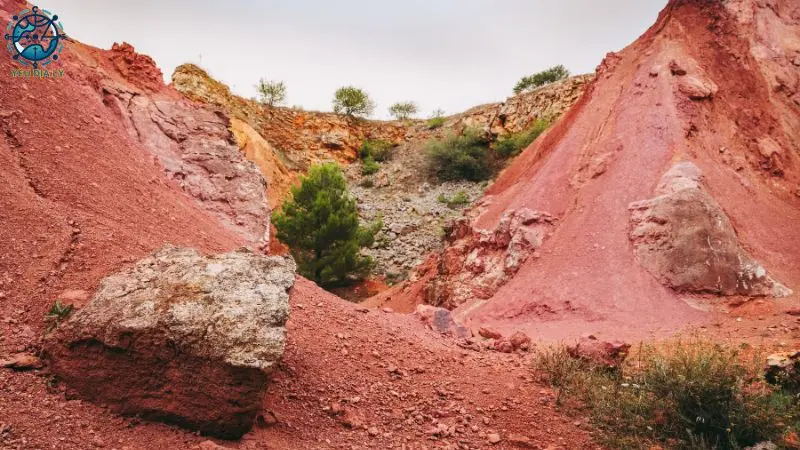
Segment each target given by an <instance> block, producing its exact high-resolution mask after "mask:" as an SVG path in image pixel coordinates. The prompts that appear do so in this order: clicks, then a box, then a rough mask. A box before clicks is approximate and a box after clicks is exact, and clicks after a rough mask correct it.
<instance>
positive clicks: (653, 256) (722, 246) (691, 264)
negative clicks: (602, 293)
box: [629, 162, 791, 297]
mask: <svg viewBox="0 0 800 450" xmlns="http://www.w3.org/2000/svg"><path fill="white" fill-rule="evenodd" d="M701 182H702V175H701V173H700V169H699V168H697V166H695V165H694V164H692V163H689V162H682V163H678V164H676V165H674V166H673V167H672V168H671V169H670V170H669V171H667V173H665V174H664V176H663V177H662V178H661V182H660V183H659V185H658V187H657V189H656V194H657V197H654V198H652V199H649V200H644V201H640V202H634V203H632V204H631V205H630V206H629V209H630V210H631V224H632V230H631V233H630V238H631V241H632V242H633V245H634V249H635V252H636V256H637V258H638V260H639V262H640V263H641V264H642V265H643V266H644V267H645V268H647V270H648V271H650V273H652V274H653V276H655V277H656V278H658V279H659V281H661V282H662V283H663V284H665V285H666V286H669V287H671V288H673V289H675V290H677V291H680V292H697V293H713V294H719V295H749V296H774V297H783V296H787V295H789V294H791V291H790V290H789V289H787V288H786V287H784V286H783V285H781V284H780V283H778V282H777V281H775V280H774V279H773V278H772V277H771V276H769V275H768V274H767V271H766V269H764V267H763V266H762V265H761V264H759V263H758V262H757V261H755V260H754V259H753V258H752V257H750V255H748V253H747V252H746V251H745V250H744V249H743V248H742V247H741V245H740V244H739V240H738V238H737V236H736V232H735V231H734V229H733V226H732V225H731V223H730V221H729V220H728V217H727V216H726V215H725V213H724V211H722V208H720V206H719V205H718V204H717V202H716V201H714V199H713V197H711V195H710V194H709V193H708V192H706V191H705V190H704V189H703V188H702V183H701Z"/></svg>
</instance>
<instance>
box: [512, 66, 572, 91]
mask: <svg viewBox="0 0 800 450" xmlns="http://www.w3.org/2000/svg"><path fill="white" fill-rule="evenodd" d="M567 77H569V70H567V68H566V67H564V66H563V65H561V64H559V65H557V66H553V67H551V68H549V69H546V70H543V71H541V72H537V73H535V74H533V75H528V76H526V77H522V78H521V79H520V80H519V81H518V82H517V84H516V85H515V86H514V94H517V95H519V94H521V93H523V92H528V91H532V90H534V89H536V88H539V87H542V86H544V85H546V84H550V83H555V82H556V81H559V80H563V79H565V78H567Z"/></svg>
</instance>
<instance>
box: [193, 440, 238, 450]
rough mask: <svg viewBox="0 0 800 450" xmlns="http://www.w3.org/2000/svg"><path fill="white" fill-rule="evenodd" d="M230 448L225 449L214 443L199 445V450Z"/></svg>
mask: <svg viewBox="0 0 800 450" xmlns="http://www.w3.org/2000/svg"><path fill="white" fill-rule="evenodd" d="M229 449H230V447H223V446H222V445H219V444H217V443H216V442H214V441H203V442H201V443H200V444H198V445H197V450H229Z"/></svg>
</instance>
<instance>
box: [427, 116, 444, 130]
mask: <svg viewBox="0 0 800 450" xmlns="http://www.w3.org/2000/svg"><path fill="white" fill-rule="evenodd" d="M444 121H445V118H444V117H433V118H431V119H428V121H427V122H425V124H426V125H427V126H428V129H429V130H435V129H437V128H440V127H441V126H442V125H444Z"/></svg>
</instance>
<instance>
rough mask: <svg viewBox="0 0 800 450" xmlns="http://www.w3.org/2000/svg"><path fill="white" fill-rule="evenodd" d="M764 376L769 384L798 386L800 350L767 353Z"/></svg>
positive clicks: (799, 378)
mask: <svg viewBox="0 0 800 450" xmlns="http://www.w3.org/2000/svg"><path fill="white" fill-rule="evenodd" d="M764 378H765V379H766V380H767V382H768V383H770V384H775V385H779V386H783V387H800V351H791V352H782V353H775V354H772V355H769V356H768V357H767V367H766V369H765V371H764Z"/></svg>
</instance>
